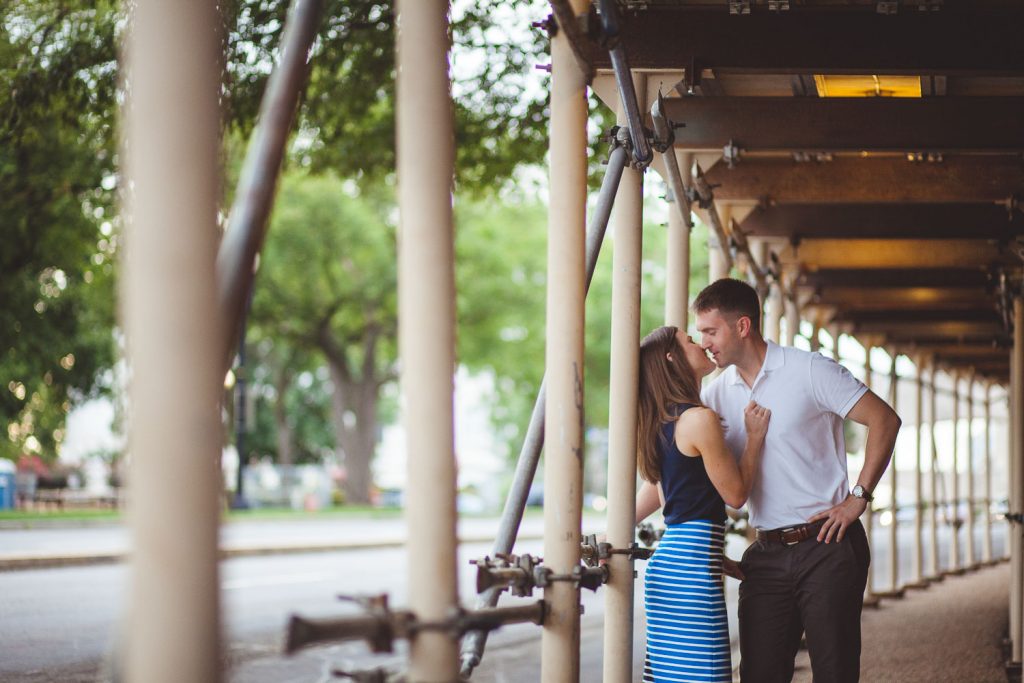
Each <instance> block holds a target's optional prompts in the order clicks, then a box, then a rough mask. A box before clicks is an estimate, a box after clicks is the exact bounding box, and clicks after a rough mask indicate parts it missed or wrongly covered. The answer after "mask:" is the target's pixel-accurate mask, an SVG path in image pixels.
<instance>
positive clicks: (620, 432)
mask: <svg viewBox="0 0 1024 683" xmlns="http://www.w3.org/2000/svg"><path fill="white" fill-rule="evenodd" d="M633 81H634V88H635V90H636V96H637V97H638V98H640V100H641V101H642V100H643V99H644V97H645V96H646V93H645V85H646V82H647V79H646V77H643V76H641V77H636V76H634V79H633ZM625 120H626V115H625V112H624V111H622V110H621V105H620V111H619V125H623V124H624V123H625ZM668 153H669V154H672V153H673V152H672V151H671V150H669V152H668ZM643 182H644V177H643V172H642V171H639V170H636V169H635V168H632V167H629V168H626V169H625V170H624V171H623V173H622V180H621V181H620V182H619V192H618V197H617V198H616V199H615V208H614V210H613V214H612V216H613V219H614V230H615V235H614V245H615V247H614V252H613V257H612V329H611V371H610V377H609V386H608V394H609V396H610V397H611V405H610V406H609V420H608V542H609V543H611V544H612V546H613V547H614V548H622V549H624V548H628V547H629V545H630V544H631V543H633V538H634V529H635V525H636V520H635V513H636V424H637V391H638V385H637V376H638V374H639V371H640V268H641V255H642V254H641V251H642V247H643V218H644V211H643V208H644V204H643ZM672 213H678V212H677V211H673V212H672ZM684 296H685V294H684ZM608 569H609V572H610V575H609V580H608V583H607V585H606V587H605V590H606V593H605V603H604V604H605V629H604V680H605V681H609V682H610V681H622V682H623V683H626V682H628V681H630V680H631V679H632V677H633V558H632V557H630V556H629V555H613V556H612V557H611V558H610V559H609V560H608Z"/></svg>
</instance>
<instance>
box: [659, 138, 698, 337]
mask: <svg viewBox="0 0 1024 683" xmlns="http://www.w3.org/2000/svg"><path fill="white" fill-rule="evenodd" d="M666 154H677V155H678V158H679V167H680V171H681V173H680V175H681V176H682V182H683V186H684V187H685V188H689V187H691V186H692V185H693V175H692V174H691V173H692V171H691V169H692V168H693V154H691V153H682V154H680V153H678V152H676V151H675V150H674V149H670V150H668V151H667V152H666ZM688 207H689V204H688V203H687V202H684V201H681V200H680V198H677V197H673V198H672V206H670V207H669V211H668V254H667V257H666V259H665V261H666V263H665V270H666V271H667V272H666V274H665V324H666V325H673V326H675V327H678V328H679V329H681V330H685V329H686V327H687V324H688V322H689V315H688V314H689V306H690V304H689V301H690V227H689V225H688V224H687V221H686V220H685V218H684V217H683V215H682V213H681V212H682V211H688V210H689V209H688Z"/></svg>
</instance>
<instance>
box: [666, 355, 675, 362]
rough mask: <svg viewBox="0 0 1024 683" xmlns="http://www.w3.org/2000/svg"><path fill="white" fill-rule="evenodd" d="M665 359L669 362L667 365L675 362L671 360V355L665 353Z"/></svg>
mask: <svg viewBox="0 0 1024 683" xmlns="http://www.w3.org/2000/svg"><path fill="white" fill-rule="evenodd" d="M665 358H668V362H669V363H671V362H673V361H675V358H673V357H672V354H671V353H666V354H665Z"/></svg>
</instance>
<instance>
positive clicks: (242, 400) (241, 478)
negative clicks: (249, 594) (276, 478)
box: [231, 306, 284, 510]
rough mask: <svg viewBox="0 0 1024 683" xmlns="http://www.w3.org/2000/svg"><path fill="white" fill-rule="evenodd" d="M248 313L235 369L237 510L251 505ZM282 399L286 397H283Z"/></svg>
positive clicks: (244, 317) (241, 327) (243, 326)
mask: <svg viewBox="0 0 1024 683" xmlns="http://www.w3.org/2000/svg"><path fill="white" fill-rule="evenodd" d="M246 309H247V310H246V313H245V314H243V315H242V320H241V322H240V324H239V332H238V367H237V369H236V370H235V392H236V396H237V399H236V400H237V403H236V404H235V450H236V451H237V452H238V471H237V472H236V477H235V497H234V499H233V500H232V501H231V507H232V508H233V509H235V510H245V509H246V508H248V507H249V503H248V501H246V499H245V435H246V433H247V432H248V431H249V429H248V424H247V420H246V414H245V413H246V404H247V403H248V396H247V391H246V389H247V386H248V377H247V375H246V373H247V372H248V370H247V368H246V366H245V332H246V329H245V328H246V318H248V306H246ZM281 398H282V400H283V399H284V397H283V396H282V397H281Z"/></svg>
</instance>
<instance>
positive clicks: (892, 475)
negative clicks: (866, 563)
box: [889, 348, 900, 594]
mask: <svg viewBox="0 0 1024 683" xmlns="http://www.w3.org/2000/svg"><path fill="white" fill-rule="evenodd" d="M889 353H890V354H891V357H892V361H891V363H890V365H889V405H890V406H892V409H893V410H899V408H897V406H896V397H897V394H898V393H899V392H898V391H897V390H898V389H899V381H900V378H899V375H897V374H896V359H897V358H899V354H898V353H897V352H896V349H894V348H890V349H889ZM898 469H899V468H898V465H897V462H896V457H895V456H893V459H892V464H891V465H890V466H889V487H890V492H891V496H892V502H891V504H890V507H889V509H890V510H891V511H892V524H890V525H889V584H890V590H891V591H892V592H893V593H894V594H898V593H899V592H900V585H899V579H900V577H899V572H900V563H899V538H898V534H899V526H900V525H899V515H898V514H897V513H898V512H899V500H898V496H897V493H898V491H899V488H898V486H897V479H898V476H897V470H898Z"/></svg>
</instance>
